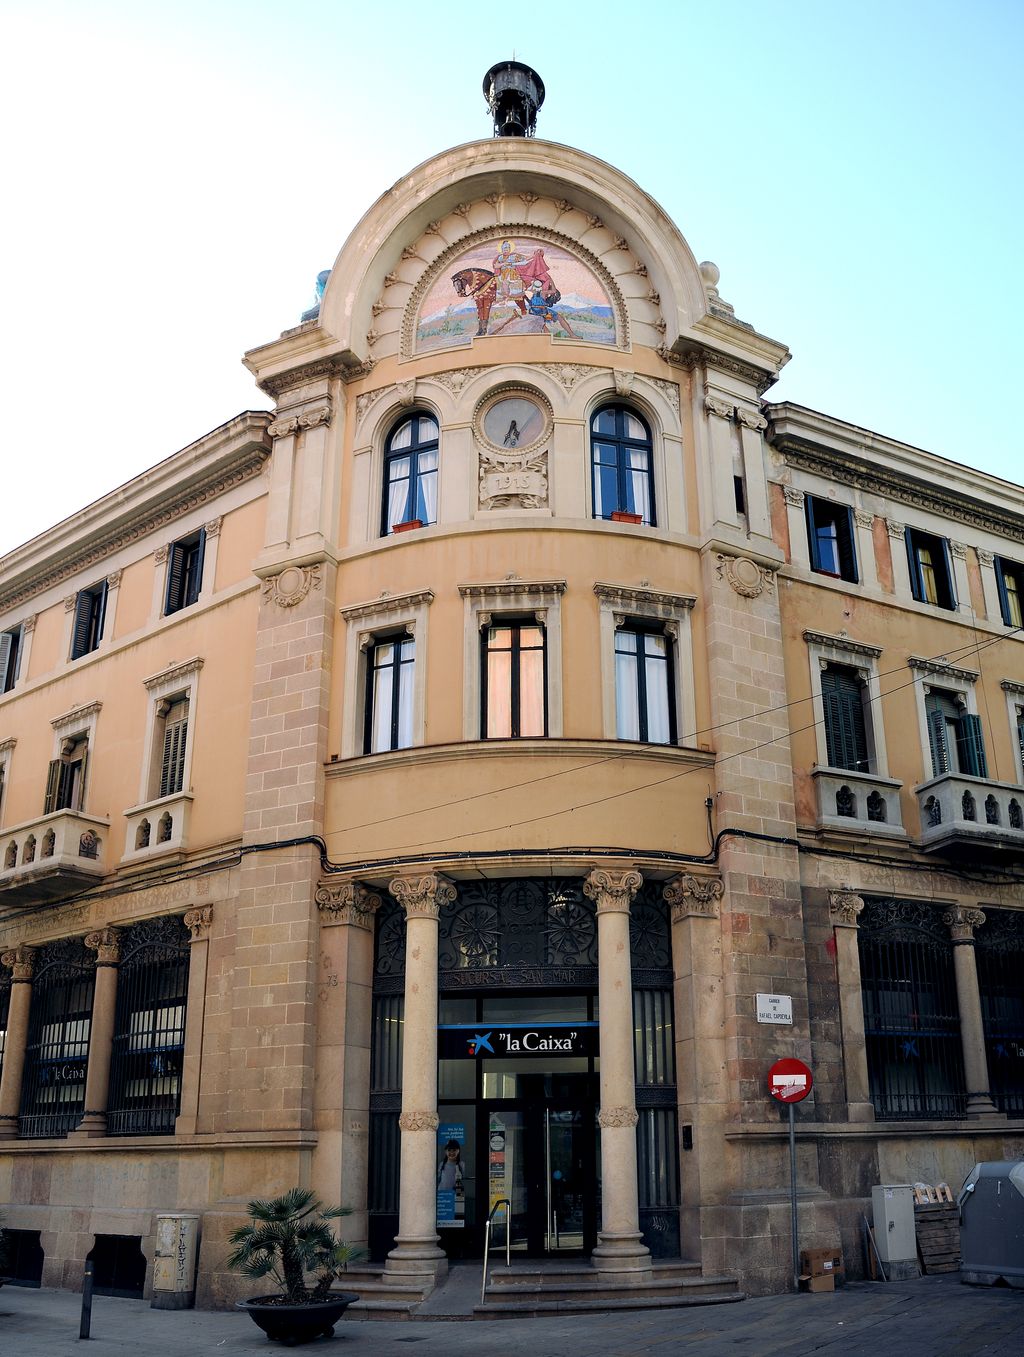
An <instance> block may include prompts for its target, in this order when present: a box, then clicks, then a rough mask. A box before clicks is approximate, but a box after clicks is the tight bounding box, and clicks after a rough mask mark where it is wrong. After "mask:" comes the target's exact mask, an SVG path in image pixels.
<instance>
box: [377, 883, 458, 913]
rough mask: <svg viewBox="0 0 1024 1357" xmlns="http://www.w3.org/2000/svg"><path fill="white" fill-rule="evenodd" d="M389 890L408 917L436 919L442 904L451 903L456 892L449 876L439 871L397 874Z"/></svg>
mask: <svg viewBox="0 0 1024 1357" xmlns="http://www.w3.org/2000/svg"><path fill="white" fill-rule="evenodd" d="M388 890H389V891H390V892H391V894H392V895H393V896H394V897H395V899H396V900H397V901H398V903H399V904H400V905H401V906H402V908H403V909H404V910H405V917H406V918H407V919H436V918H437V917H438V915H439V914H440V912H441V906H442V905H450V904H451V902H452V901H453V900H454V899H455V894H456V892H455V887H454V886H453V885H452V883H451V882H450V881H449V880H448V878H447V877H446V876H441V875H440V874H439V873H437V872H427V873H425V874H424V875H423V876H396V877H395V879H394V880H393V881H392V882H391V884H390V885H389V886H388Z"/></svg>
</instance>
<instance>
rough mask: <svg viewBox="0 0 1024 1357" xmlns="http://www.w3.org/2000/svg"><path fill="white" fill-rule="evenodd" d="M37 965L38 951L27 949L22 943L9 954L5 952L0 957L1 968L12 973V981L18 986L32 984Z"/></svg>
mask: <svg viewBox="0 0 1024 1357" xmlns="http://www.w3.org/2000/svg"><path fill="white" fill-rule="evenodd" d="M35 964H36V949H35V948H34V947H26V946H25V944H24V943H21V944H20V945H19V946H18V947H12V948H11V950H10V951H9V952H4V953H3V955H2V956H0V966H6V968H7V969H8V970H9V971H11V972H12V976H11V978H12V980H13V981H14V983H15V984H16V985H17V984H19V983H20V984H30V983H31V981H32V970H33V968H34V966H35Z"/></svg>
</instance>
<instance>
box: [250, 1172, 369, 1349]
mask: <svg viewBox="0 0 1024 1357" xmlns="http://www.w3.org/2000/svg"><path fill="white" fill-rule="evenodd" d="M246 1209H247V1211H248V1214H249V1224H248V1225H243V1226H241V1228H240V1229H237V1230H235V1231H234V1233H233V1234H232V1235H231V1243H232V1244H233V1245H234V1246H235V1248H234V1252H233V1253H232V1254H231V1255H230V1257H229V1258H228V1266H229V1267H230V1268H233V1269H234V1270H235V1271H236V1272H240V1273H241V1274H242V1275H243V1276H245V1277H252V1278H253V1279H254V1280H257V1281H262V1280H263V1278H264V1277H267V1278H270V1279H272V1280H273V1282H274V1283H275V1284H276V1287H277V1290H276V1292H275V1293H273V1294H271V1295H267V1296H253V1297H252V1298H251V1299H250V1300H240V1301H239V1302H238V1309H240V1310H245V1311H246V1312H247V1313H248V1314H250V1315H251V1316H252V1318H253V1319H254V1320H255V1322H256V1323H257V1324H258V1325H259V1326H260V1328H261V1329H262V1330H263V1332H264V1333H265V1334H266V1335H267V1337H268V1338H272V1339H275V1340H277V1341H279V1342H282V1343H285V1344H288V1345H289V1346H290V1345H292V1344H294V1343H308V1342H309V1341H310V1340H311V1339H313V1338H317V1337H319V1336H320V1335H321V1334H324V1335H325V1336H327V1337H330V1335H331V1334H332V1333H333V1332H334V1327H333V1326H334V1324H335V1322H336V1321H337V1320H339V1319H340V1318H341V1316H342V1315H343V1314H344V1312H345V1309H346V1307H347V1306H349V1305H351V1304H352V1302H353V1301H355V1300H358V1299H359V1297H358V1296H357V1295H355V1294H353V1293H352V1292H348V1291H332V1290H331V1285H332V1283H333V1282H335V1281H336V1280H337V1279H338V1278H339V1276H341V1275H342V1274H343V1273H344V1270H345V1268H346V1267H347V1266H348V1264H349V1263H353V1262H355V1261H356V1260H357V1259H358V1258H361V1257H362V1256H363V1250H361V1249H357V1248H354V1247H353V1246H352V1245H351V1244H344V1243H342V1241H341V1240H340V1239H338V1238H337V1236H336V1235H335V1233H334V1224H333V1222H334V1221H335V1220H337V1219H339V1218H340V1217H341V1216H347V1215H349V1214H350V1208H349V1207H347V1206H323V1205H322V1204H321V1203H320V1201H319V1200H318V1199H317V1197H316V1195H315V1194H314V1193H312V1192H310V1191H309V1190H308V1189H307V1188H302V1187H293V1188H292V1189H291V1191H290V1192H286V1193H285V1194H284V1195H283V1196H281V1197H274V1198H273V1199H272V1200H271V1201H262V1200H259V1199H257V1200H256V1201H251V1202H250V1203H249V1205H248V1207H247V1208H246ZM307 1278H309V1279H310V1280H307Z"/></svg>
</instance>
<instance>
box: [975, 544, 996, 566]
mask: <svg viewBox="0 0 1024 1357" xmlns="http://www.w3.org/2000/svg"><path fill="white" fill-rule="evenodd" d="M974 550H975V552H976V553H977V557H978V564H979V565H986V566H990V565H992V563H993V562H994V561H995V559H996V554H995V552H994V551H986V550H985V548H984V547H975V548H974Z"/></svg>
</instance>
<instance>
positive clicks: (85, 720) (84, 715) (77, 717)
mask: <svg viewBox="0 0 1024 1357" xmlns="http://www.w3.org/2000/svg"><path fill="white" fill-rule="evenodd" d="M102 706H103V703H102V702H83V703H82V705H81V706H80V707H72V708H71V710H70V711H66V712H64V714H63V715H62V716H55V717H54V718H53V720H52V721H51V722H50V725H51V726H53V728H54V730H55V731H56V733H57V734H58V735H60V734H61V732H63V731H67V732H70V731H71V730H73V729H74V728H75V727H76V726H83V725H88V724H89V722H90V721H92V720H94V718H95V717H97V716H99V714H100V710H101V708H102Z"/></svg>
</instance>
